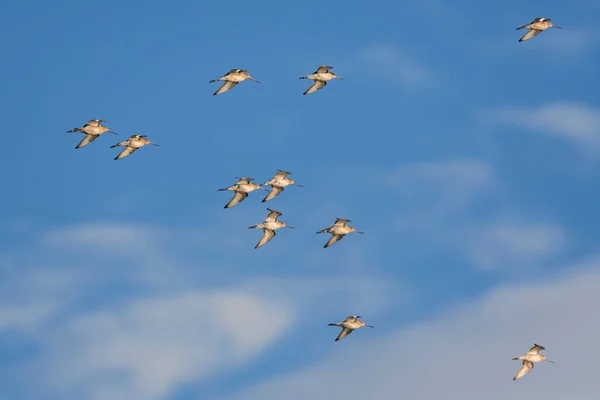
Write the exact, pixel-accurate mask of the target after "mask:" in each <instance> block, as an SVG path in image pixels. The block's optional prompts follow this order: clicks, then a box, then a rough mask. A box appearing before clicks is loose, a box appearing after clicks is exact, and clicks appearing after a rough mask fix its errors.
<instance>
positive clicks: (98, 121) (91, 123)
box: [84, 119, 106, 127]
mask: <svg viewBox="0 0 600 400" xmlns="http://www.w3.org/2000/svg"><path fill="white" fill-rule="evenodd" d="M103 122H106V120H105V119H90V120H89V121H88V123H87V124H85V125H84V127H86V126H100V124H101V123H103Z"/></svg>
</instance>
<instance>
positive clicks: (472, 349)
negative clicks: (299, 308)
mask: <svg viewBox="0 0 600 400" xmlns="http://www.w3.org/2000/svg"><path fill="white" fill-rule="evenodd" d="M569 269H570V273H572V275H567V276H562V277H559V278H554V279H553V280H545V281H541V282H530V283H526V284H522V285H506V286H501V287H498V288H496V289H494V290H492V291H491V292H489V293H486V294H485V295H483V296H482V297H481V298H477V299H473V300H472V301H470V302H468V303H465V304H463V305H457V306H455V307H452V308H449V309H447V310H446V312H444V313H442V314H441V315H439V316H438V317H436V318H433V319H430V320H428V321H425V322H418V323H415V324H412V325H409V326H406V327H404V328H401V329H394V327H390V326H388V327H385V326H383V327H382V329H380V330H378V331H377V332H375V331H372V332H369V336H371V338H366V339H364V341H362V342H361V343H360V344H361V345H360V346H358V347H357V346H356V343H352V346H351V347H352V352H353V353H352V354H353V356H354V357H355V359H356V360H360V361H358V362H347V361H348V358H347V355H348V347H347V346H349V345H350V344H351V343H350V342H346V343H345V345H344V344H343V342H340V344H341V345H338V343H336V344H335V347H334V344H332V349H331V351H330V353H329V356H328V358H327V360H325V361H322V362H317V363H315V364H313V365H310V366H308V367H303V368H300V369H298V370H296V371H293V372H291V373H284V374H278V375H275V376H272V377H271V378H270V379H269V380H267V381H265V382H261V383H257V384H254V385H252V386H251V387H250V388H248V389H247V390H243V391H240V392H238V393H236V394H234V395H231V396H229V397H227V399H228V400H238V399H240V400H241V399H261V400H275V399H279V398H280V397H281V393H286V396H287V399H289V400H296V399H298V400H300V399H305V398H317V397H319V396H323V394H324V393H325V394H327V393H339V392H340V390H342V391H344V396H345V398H347V399H348V400H355V399H356V400H358V399H364V398H387V397H390V396H400V397H405V398H448V393H451V394H452V395H451V398H460V399H464V400H470V399H473V400H474V399H479V398H481V393H486V398H487V399H489V400H501V399H506V398H510V397H511V396H513V397H514V394H515V393H516V391H518V393H519V396H524V397H533V398H544V399H548V400H559V399H563V398H565V396H567V397H569V396H571V397H573V396H575V397H576V398H582V399H583V398H592V397H593V396H594V395H595V393H597V392H598V390H600V382H599V381H598V380H597V379H595V371H596V370H595V368H594V366H595V365H596V359H597V354H598V353H600V345H598V344H596V343H597V341H596V338H597V337H598V335H600V322H599V321H598V320H595V319H594V318H591V319H590V315H593V314H594V310H595V307H596V304H597V303H598V302H600V293H599V292H598V290H597V287H598V285H600V259H598V258H595V259H593V260H591V261H588V262H584V263H582V264H581V265H572V266H570V268H569ZM533 343H539V344H542V345H544V346H545V347H546V348H547V350H546V351H545V353H546V354H547V355H548V357H549V358H550V359H553V360H555V361H556V364H549V363H546V364H540V365H538V366H537V367H536V368H535V369H534V370H533V371H532V372H530V374H529V375H527V376H525V377H524V378H522V379H521V380H519V381H516V382H514V381H513V380H512V377H513V376H514V375H515V373H516V372H517V370H518V369H519V367H520V364H519V363H518V362H517V361H512V360H511V358H512V357H515V356H517V355H521V354H522V353H523V352H525V351H527V350H528V349H529V347H531V346H532V345H533ZM582 343H584V344H585V345H584V346H583V347H582V346H581V344H582ZM582 348H583V349H584V350H581V349H582ZM399 377H400V379H401V384H399V383H398V382H399ZM348 382H359V383H358V384H353V385H351V390H347V389H348ZM431 382H436V384H435V385H431Z"/></svg>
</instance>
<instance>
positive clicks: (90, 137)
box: [67, 119, 118, 149]
mask: <svg viewBox="0 0 600 400" xmlns="http://www.w3.org/2000/svg"><path fill="white" fill-rule="evenodd" d="M103 122H106V120H105V119H91V120H90V121H89V122H88V123H87V124H85V125H84V126H83V127H81V128H73V129H71V130H69V131H67V133H71V132H81V133H83V134H85V137H84V138H83V140H82V141H81V142H79V144H78V145H77V146H75V148H76V149H80V148H82V147H83V146H85V145H87V144H90V143H92V142H93V141H94V140H96V139H98V137H99V136H100V135H102V134H103V133H104V132H110V133H112V134H113V135H118V133H116V132H113V131H111V130H110V129H109V128H107V127H106V126H104V125H101V124H102V123H103Z"/></svg>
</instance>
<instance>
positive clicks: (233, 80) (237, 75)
mask: <svg viewBox="0 0 600 400" xmlns="http://www.w3.org/2000/svg"><path fill="white" fill-rule="evenodd" d="M246 79H250V80H253V81H254V82H256V83H260V82H259V81H257V80H256V79H254V78H253V77H251V76H250V74H249V73H248V71H246V70H245V69H232V70H230V71H229V72H228V73H226V74H225V75H223V76H222V77H220V78H218V79H213V80H212V81H209V82H208V83H213V82H218V81H225V83H224V84H223V85H222V86H221V87H220V88H219V89H218V90H217V91H216V92H214V93H213V96H216V95H218V94H221V93H225V92H226V91H228V90H229V89H231V88H233V87H234V86H235V85H237V84H238V83H240V82H243V81H245V80H246Z"/></svg>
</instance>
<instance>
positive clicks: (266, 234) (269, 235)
mask: <svg viewBox="0 0 600 400" xmlns="http://www.w3.org/2000/svg"><path fill="white" fill-rule="evenodd" d="M275 235H276V233H275V231H272V230H270V229H264V228H263V237H262V238H261V239H260V241H259V242H258V243H257V244H256V246H255V247H254V248H255V249H258V248H259V247H261V246H263V245H264V244H265V243H267V242H268V241H270V240H271V239H273V238H274V237H275Z"/></svg>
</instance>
